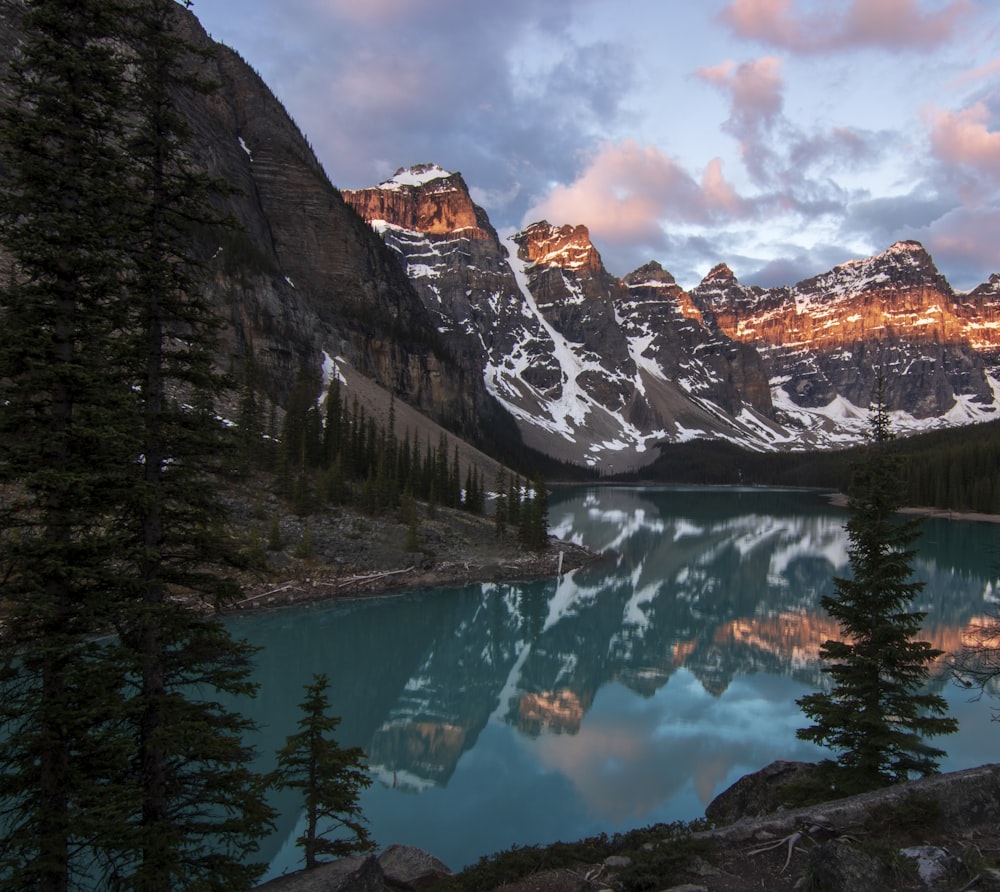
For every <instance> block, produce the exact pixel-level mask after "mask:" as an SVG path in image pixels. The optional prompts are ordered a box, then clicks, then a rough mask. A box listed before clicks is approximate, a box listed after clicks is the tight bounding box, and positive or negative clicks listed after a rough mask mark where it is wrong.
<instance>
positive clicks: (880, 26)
mask: <svg viewBox="0 0 1000 892" xmlns="http://www.w3.org/2000/svg"><path fill="white" fill-rule="evenodd" d="M822 7H823V10H822V12H817V13H813V14H809V13H805V12H801V11H800V10H799V8H798V5H797V4H796V2H795V0H732V2H731V3H730V4H729V5H728V6H727V7H726V8H725V9H724V10H723V11H722V12H721V13H720V14H719V18H720V19H721V20H722V21H723V22H724V23H725V24H727V25H728V26H729V27H730V28H731V29H732V30H733V32H734V33H735V34H736V35H737V36H739V37H743V38H746V39H748V40H756V41H759V42H761V43H765V44H769V45H771V46H778V47H782V48H783V49H786V50H790V51H792V52H797V53H820V52H827V51H830V50H837V49H849V48H851V47H872V46H874V47H881V48H882V49H888V50H905V49H914V48H924V49H926V48H927V47H931V46H936V45H938V44H941V43H944V42H946V41H948V40H950V39H951V38H952V37H953V36H954V34H955V32H956V30H957V27H958V25H959V23H960V22H961V21H962V19H964V18H965V17H966V16H967V15H969V14H970V13H971V11H972V7H973V5H972V3H971V2H969V0H953V2H951V3H949V4H948V5H947V6H946V7H945V8H944V9H941V10H939V11H937V12H928V13H924V12H923V10H921V8H920V5H919V4H918V2H917V0H851V2H850V3H844V2H839V3H824V4H822Z"/></svg>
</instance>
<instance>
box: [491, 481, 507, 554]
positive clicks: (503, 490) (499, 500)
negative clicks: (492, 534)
mask: <svg viewBox="0 0 1000 892" xmlns="http://www.w3.org/2000/svg"><path fill="white" fill-rule="evenodd" d="M493 485H494V488H495V489H496V499H495V502H494V509H493V520H494V523H495V526H496V533H497V538H498V539H503V538H504V536H505V535H506V532H507V503H508V494H507V473H506V471H504V469H503V466H502V465H501V466H500V467H499V468H498V469H497V476H496V481H495V482H494V484H493Z"/></svg>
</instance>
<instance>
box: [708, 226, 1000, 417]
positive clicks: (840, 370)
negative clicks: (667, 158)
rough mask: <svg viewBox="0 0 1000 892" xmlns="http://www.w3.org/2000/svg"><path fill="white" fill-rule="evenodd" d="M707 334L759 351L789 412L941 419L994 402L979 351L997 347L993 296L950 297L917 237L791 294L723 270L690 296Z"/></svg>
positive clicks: (790, 290) (985, 290) (808, 282)
mask: <svg viewBox="0 0 1000 892" xmlns="http://www.w3.org/2000/svg"><path fill="white" fill-rule="evenodd" d="M692 298H693V300H694V302H695V304H696V305H697V306H699V307H700V308H701V309H702V311H703V312H704V314H705V321H706V323H707V324H708V325H710V326H711V327H712V328H713V329H715V330H717V331H720V332H724V333H725V334H727V335H729V336H730V337H732V338H734V339H737V340H740V341H742V342H744V343H746V344H750V345H753V346H754V347H755V348H757V349H758V350H759V351H760V353H761V355H762V357H763V359H764V363H765V366H766V368H767V371H768V375H769V377H770V379H771V384H772V386H773V387H775V388H778V389H780V390H781V391H782V392H783V396H784V397H785V398H787V401H788V403H789V406H788V408H789V409H791V410H792V411H793V412H794V408H795V407H798V408H803V409H817V408H821V407H824V406H829V405H830V404H832V403H834V402H835V401H837V400H838V399H843V400H846V401H847V402H848V403H849V404H851V405H852V406H854V407H859V408H864V407H866V406H867V405H868V404H869V402H870V401H871V399H872V397H873V393H874V388H875V383H876V379H877V376H878V374H879V373H880V372H881V373H882V374H883V375H884V376H885V379H886V383H887V392H886V394H885V395H886V398H887V402H888V404H889V405H890V406H891V407H892V408H893V409H894V410H898V411H903V412H906V413H908V414H909V415H911V416H912V417H913V418H915V419H918V420H922V419H930V418H938V417H941V416H944V415H946V414H947V413H949V412H950V411H952V410H953V409H954V408H955V407H956V404H957V402H958V401H959V400H960V399H965V400H967V401H971V402H972V403H974V404H977V405H978V406H979V407H980V408H982V409H985V408H987V407H993V405H994V394H993V388H992V386H991V383H990V381H989V379H988V376H987V372H988V366H987V357H986V356H984V355H983V354H982V349H983V347H994V346H995V345H996V343H997V342H998V341H1000V335H998V334H997V328H996V320H997V315H996V308H997V299H996V292H995V289H994V290H991V289H990V288H987V287H986V286H983V288H982V289H977V292H973V294H972V295H969V296H967V297H965V298H962V297H960V296H958V295H956V294H955V292H954V291H953V290H952V288H951V286H950V285H949V284H948V282H947V281H946V280H945V278H944V277H943V276H942V275H941V274H940V273H939V272H938V270H937V268H936V267H935V266H934V262H933V260H932V259H931V257H930V255H929V254H928V253H927V252H926V251H925V250H924V248H923V247H922V246H921V245H920V243H919V242H913V241H905V242H897V243H896V244H895V245H893V246H892V247H891V248H889V250H887V251H885V252H883V253H881V254H878V255H876V256H874V257H870V258H866V259H864V260H857V261H851V262H849V263H845V264H842V265H841V266H837V267H834V269H832V270H831V271H830V272H828V273H825V274H823V275H820V276H816V277H814V278H812V279H806V280H805V281H802V282H799V283H798V284H797V285H795V286H793V287H790V288H774V289H761V288H750V287H746V286H743V285H741V284H740V283H739V282H738V281H737V279H736V277H735V276H733V274H732V272H731V271H730V270H729V269H728V267H726V266H724V265H723V266H718V267H716V268H715V269H713V270H712V271H711V272H710V273H709V274H708V275H707V276H706V277H705V279H704V280H703V281H702V282H701V284H700V285H699V286H698V287H697V288H695V289H694V290H693V291H692Z"/></svg>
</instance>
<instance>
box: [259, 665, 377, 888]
mask: <svg viewBox="0 0 1000 892" xmlns="http://www.w3.org/2000/svg"><path fill="white" fill-rule="evenodd" d="M328 686H329V682H328V679H327V677H326V675H314V676H313V683H312V684H310V685H307V686H306V698H305V700H303V701H302V703H301V704H300V706H299V708H300V709H301V711H302V718H300V719H299V723H298V728H299V730H298V731H297V732H296V733H295V734H292V735H290V736H289V737H288V738H287V739H286V742H285V745H284V746H283V747H282V748H281V749H280V750H279V751H278V768H277V770H276V771H275V772H274V775H273V783H274V785H275V786H277V787H280V788H285V787H291V788H292V789H296V790H301V791H302V796H303V799H304V805H305V814H306V830H305V833H304V834H303V835H302V836H300V837H299V838H298V839H297V840H296V844H297V845H299V846H301V847H302V849H303V851H304V853H305V861H306V868H307V869H308V870H312V869H313V868H314V867H318V866H319V864H320V863H322V862H321V861H320V860H319V859H320V858H321V857H322V856H324V855H332V856H333V857H335V858H343V857H344V856H346V855H351V854H353V853H355V852H368V851H371V850H372V849H373V848H374V847H375V844H374V843H373V842H372V841H371V840H370V839H369V837H368V828H367V827H366V826H365V821H364V816H363V815H362V813H361V806H360V805H359V804H358V796H359V794H360V792H361V790H362V789H364V788H365V787H368V786H370V785H371V777H370V776H369V775H368V772H367V770H366V769H365V767H364V765H363V760H364V758H365V754H364V752H363V751H362V750H361V749H360V748H359V747H348V748H343V747H341V746H340V745H339V744H338V743H337V741H336V740H335V739H334V738H333V737H331V736H330V734H331V733H332V732H333V731H334V730H336V728H337V726H338V725H339V724H340V719H339V718H338V717H337V716H331V715H328V714H327V710H328V709H329V708H330V701H329V699H328V698H327V695H326V690H327V687H328Z"/></svg>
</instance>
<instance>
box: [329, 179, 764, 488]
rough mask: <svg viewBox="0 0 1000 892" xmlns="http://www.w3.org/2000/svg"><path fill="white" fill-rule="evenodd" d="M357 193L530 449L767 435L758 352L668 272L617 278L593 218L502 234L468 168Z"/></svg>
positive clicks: (647, 455)
mask: <svg viewBox="0 0 1000 892" xmlns="http://www.w3.org/2000/svg"><path fill="white" fill-rule="evenodd" d="M344 198H345V200H346V201H347V202H348V203H349V204H351V205H352V206H353V207H355V208H356V209H357V211H358V213H359V214H361V215H362V216H363V217H365V219H367V220H368V221H369V222H370V223H371V225H372V226H373V227H375V228H376V229H377V230H378V231H379V232H381V233H382V235H383V238H384V239H385V241H386V244H387V245H389V246H390V247H392V248H393V249H394V250H395V251H397V252H398V254H399V258H400V261H401V262H402V264H403V267H404V268H405V269H406V271H407V274H408V275H409V277H410V280H411V281H412V282H413V284H414V287H415V288H416V289H417V292H418V293H419V294H420V295H421V297H422V298H423V301H424V305H425V307H427V309H428V310H429V311H430V312H431V313H433V314H435V315H436V316H437V318H438V328H439V331H440V332H441V334H442V338H443V339H444V341H445V342H446V343H448V344H449V345H450V346H451V347H452V349H454V350H456V351H458V352H460V353H461V354H462V355H464V356H468V357H469V358H470V360H471V359H473V358H474V357H478V361H479V362H480V363H481V365H482V369H483V377H484V380H485V382H486V386H487V388H488V389H489V390H490V392H491V393H493V394H495V395H496V397H497V399H498V400H499V401H500V402H501V403H503V404H504V406H505V407H506V408H507V409H508V410H509V411H510V413H511V414H512V415H513V416H514V417H515V418H516V419H517V422H518V425H519V427H520V429H521V432H522V435H523V437H524V439H525V441H526V442H527V443H529V444H530V445H533V446H535V447H537V448H538V449H540V450H542V451H544V452H548V453H550V454H553V455H556V456H558V457H559V458H562V459H567V460H570V461H573V462H576V463H580V464H586V465H590V466H593V467H601V468H606V469H608V470H613V469H614V468H615V467H616V466H617V467H618V468H619V469H621V470H624V469H627V468H629V467H636V466H639V465H642V464H644V463H646V462H648V461H650V460H651V459H652V458H654V457H655V451H654V450H653V449H652V448H651V447H652V446H653V445H655V443H657V442H659V441H660V440H672V439H678V438H682V437H685V436H688V435H689V433H690V432H693V431H696V432H699V433H701V434H704V435H706V436H723V437H730V438H735V439H741V438H746V439H754V438H756V437H757V436H758V434H757V430H758V429H759V428H760V427H761V426H762V425H763V426H764V427H767V426H768V425H769V424H770V416H771V415H772V414H773V407H772V406H771V401H770V391H769V387H768V381H767V377H766V374H765V372H764V366H763V364H762V363H761V360H760V357H759V355H758V354H757V352H756V351H755V350H754V349H752V348H748V347H746V346H745V345H743V344H742V343H740V342H739V341H736V340H733V339H732V338H730V337H729V336H728V335H726V334H725V333H722V332H717V331H716V332H713V331H711V330H709V329H708V328H707V327H706V326H705V325H704V324H703V323H702V322H701V319H700V311H699V310H698V309H697V307H695V305H694V304H693V303H692V301H691V300H690V298H689V296H688V295H687V294H686V293H685V292H684V291H683V290H682V289H680V288H679V287H677V286H676V283H674V282H673V280H672V278H671V277H670V275H669V273H667V272H666V271H664V270H662V269H659V268H658V267H657V269H656V270H654V269H653V267H652V266H651V267H649V268H646V269H644V272H642V274H641V275H640V274H637V276H636V277H634V278H633V279H630V280H626V281H621V280H619V279H616V278H615V277H613V276H611V275H610V274H609V273H608V271H607V270H606V269H605V267H604V264H603V262H602V260H601V257H600V254H599V253H598V251H597V249H596V248H595V247H594V245H593V243H592V242H591V240H590V236H589V233H588V231H587V229H586V227H585V226H579V225H577V226H568V225H563V226H554V225H552V224H550V223H548V222H546V221H539V222H537V223H534V224H532V225H531V226H529V227H527V228H526V229H525V230H524V231H522V232H518V233H514V234H511V235H509V236H507V237H505V238H501V237H500V236H499V235H498V234H497V233H496V231H495V230H494V229H493V227H492V226H490V225H489V221H488V218H487V217H486V214H485V212H484V211H483V210H482V209H481V208H479V207H477V206H475V205H474V204H473V203H472V200H471V198H470V197H469V195H468V191H467V188H466V186H465V183H464V181H463V180H462V178H461V177H460V176H459V175H457V174H451V173H448V172H447V171H444V170H442V169H440V168H438V167H435V166H434V165H419V166H418V167H415V168H410V169H403V170H400V171H398V172H397V173H396V175H395V176H393V177H392V178H390V179H389V180H386V181H385V182H383V183H381V184H380V185H378V186H376V187H372V188H370V189H362V190H357V191H351V192H345V193H344ZM421 221H423V222H421ZM414 227H417V228H414ZM419 227H424V228H419ZM448 227H452V228H450V229H449V228H448ZM747 414H750V415H752V416H753V417H754V421H753V423H752V424H750V425H748V424H747V423H746V421H745V420H742V419H739V418H738V417H737V416H741V415H747Z"/></svg>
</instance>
